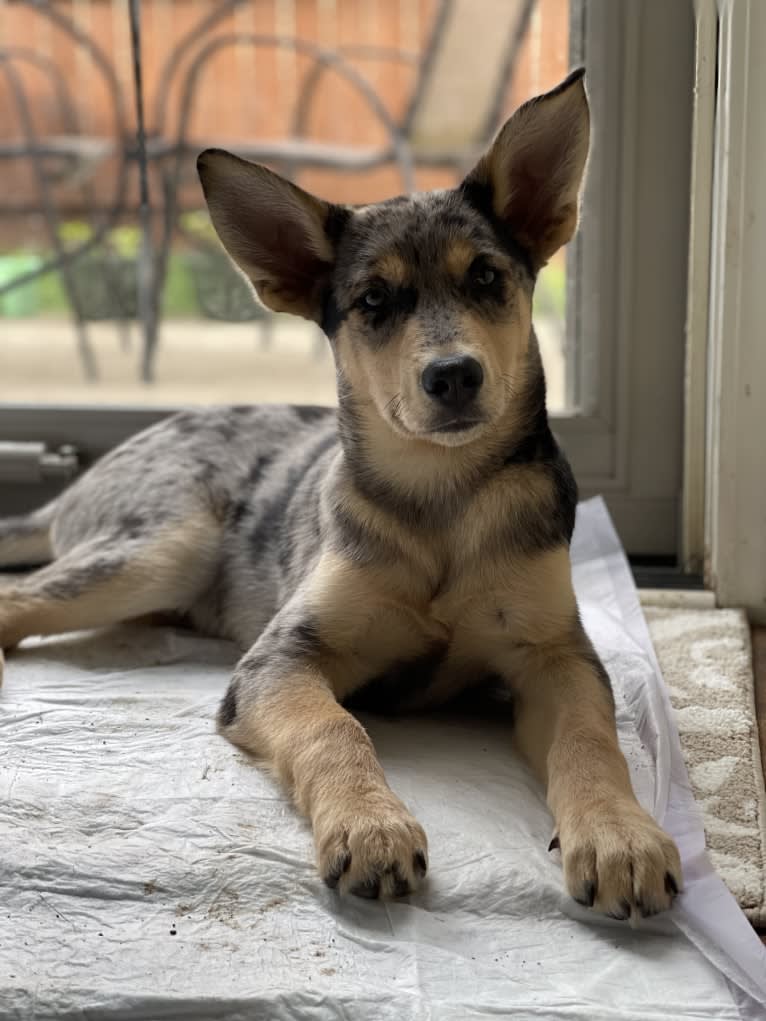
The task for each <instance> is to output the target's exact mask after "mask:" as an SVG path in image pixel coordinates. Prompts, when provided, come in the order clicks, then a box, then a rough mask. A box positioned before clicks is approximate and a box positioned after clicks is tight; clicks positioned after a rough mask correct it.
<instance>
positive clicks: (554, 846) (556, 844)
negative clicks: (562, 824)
mask: <svg viewBox="0 0 766 1021" xmlns="http://www.w3.org/2000/svg"><path fill="white" fill-rule="evenodd" d="M548 850H549V851H560V850H561V843H560V841H559V835H558V833H557V834H556V836H555V837H554V838H553V840H551V842H550V844H548Z"/></svg>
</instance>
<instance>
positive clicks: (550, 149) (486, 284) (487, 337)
mask: <svg viewBox="0 0 766 1021" xmlns="http://www.w3.org/2000/svg"><path fill="white" fill-rule="evenodd" d="M588 137H589V129H588V104H587V99H586V96H585V89H584V87H583V72H582V71H576V72H574V73H573V74H571V75H570V76H569V77H568V78H567V79H566V80H565V81H564V82H563V83H562V84H561V85H559V86H558V87H557V88H555V89H553V91H551V92H548V93H546V94H545V95H543V96H539V97H538V98H536V99H533V100H531V101H530V102H528V103H525V104H524V105H523V106H522V107H521V108H520V109H519V110H518V111H517V112H516V113H515V114H514V115H513V116H512V117H511V118H510V120H508V121H507V123H506V124H505V126H504V127H503V128H502V130H501V131H500V132H499V134H498V136H497V138H496V139H495V142H494V144H493V145H492V147H491V148H490V149H489V151H488V152H487V153H486V154H485V155H484V156H483V157H482V158H481V159H480V160H479V162H478V164H477V165H476V167H475V168H474V169H473V171H472V172H471V173H470V174H469V175H468V177H467V178H466V179H465V180H464V181H463V183H462V184H461V185H460V186H459V187H457V188H455V189H453V190H445V191H437V192H429V193H425V194H419V195H413V196H411V197H400V198H396V199H391V200H389V201H386V202H381V203H377V204H375V205H369V206H362V207H355V208H351V207H346V206H338V205H331V204H329V203H327V202H323V201H321V200H320V199H317V198H315V197H314V196H312V195H309V194H308V193H307V192H305V191H303V190H301V189H300V188H297V187H295V186H294V185H292V184H290V183H288V182H287V181H285V180H283V179H282V178H281V177H279V176H277V175H276V174H274V173H272V172H271V171H269V170H267V169H265V168H264V167H261V166H258V165H257V164H253V163H249V162H246V161H245V160H241V159H239V158H238V157H236V156H232V155H231V154H229V153H226V152H223V151H221V150H208V151H206V152H204V153H202V155H201V156H200V157H199V160H198V169H199V174H200V179H201V181H202V186H203V189H204V192H205V197H206V199H207V203H208V207H209V209H210V215H211V217H212V220H213V224H214V226H215V228H216V230H217V232H218V235H219V237H220V238H221V241H222V242H223V244H224V246H225V247H226V249H227V250H228V252H229V254H230V255H231V257H232V258H233V259H234V261H235V262H236V263H237V265H238V266H239V267H240V269H241V270H242V271H243V272H244V273H245V275H246V276H247V278H248V279H249V280H250V281H251V282H252V284H253V286H254V287H255V290H256V292H257V294H258V296H259V297H260V299H261V301H262V302H263V303H264V304H265V305H267V306H268V307H269V308H271V309H273V310H274V311H277V312H292V313H296V314H297V315H301V316H304V317H305V318H307V319H312V320H314V321H315V322H317V323H319V324H320V325H321V326H322V328H323V329H324V330H325V332H326V333H327V335H328V337H329V338H330V340H331V342H332V345H333V350H334V354H335V359H336V364H337V368H338V378H339V386H340V394H341V400H343V398H344V396H346V397H347V396H349V395H350V396H351V397H352V398H353V400H354V401H355V402H357V403H362V404H364V405H366V406H368V407H371V408H374V410H375V412H376V414H377V416H379V419H380V420H382V421H383V422H385V423H386V424H387V426H388V427H390V429H391V430H393V431H394V432H396V433H398V434H399V435H402V436H405V437H419V438H421V439H424V440H428V441H431V442H433V443H437V444H441V445H444V446H459V445H462V444H466V443H469V442H471V441H473V440H475V439H476V438H477V437H478V436H480V435H481V434H482V433H483V432H485V431H486V430H487V429H488V428H489V427H491V426H492V425H493V424H494V423H497V422H498V421H499V420H500V419H501V418H502V417H503V416H504V415H505V414H506V413H507V412H508V411H509V408H511V407H512V405H513V402H514V400H515V398H516V397H517V396H518V395H519V393H520V392H521V390H522V389H523V385H524V382H525V380H524V371H525V370H524V367H525V365H526V363H527V359H526V354H527V347H528V344H529V342H530V334H531V312H532V291H533V288H534V283H535V278H536V275H537V272H538V271H539V269H540V268H541V267H542V266H543V265H545V263H546V262H547V261H548V259H549V258H550V257H551V255H553V253H554V252H556V251H557V250H558V249H559V248H560V247H561V246H562V245H563V244H565V243H566V242H567V241H569V239H570V238H571V237H572V235H573V233H574V231H575V228H576V226H577V213H578V199H579V191H580V185H581V182H582V178H583V173H584V169H585V163H586V159H587V154H588Z"/></svg>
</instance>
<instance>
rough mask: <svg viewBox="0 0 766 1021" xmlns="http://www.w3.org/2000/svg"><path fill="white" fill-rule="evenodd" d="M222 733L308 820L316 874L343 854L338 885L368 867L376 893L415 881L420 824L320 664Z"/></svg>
mask: <svg viewBox="0 0 766 1021" xmlns="http://www.w3.org/2000/svg"><path fill="white" fill-rule="evenodd" d="M330 569H331V568H330ZM324 570H325V571H326V570H328V568H327V567H325V568H324ZM227 736H228V737H229V738H230V739H231V740H233V741H235V742H236V743H238V744H241V745H242V746H243V747H245V748H247V749H249V750H253V749H258V751H259V753H260V754H261V755H262V756H263V757H264V758H265V759H266V760H267V761H268V762H269V764H270V765H271V767H272V768H273V769H274V771H275V772H276V774H277V775H278V777H279V778H280V780H281V781H282V783H283V784H284V785H285V786H286V787H287V788H288V790H290V791H291V793H292V796H293V800H294V801H295V804H296V806H297V807H298V809H299V810H300V811H301V812H302V813H303V814H304V815H305V816H307V817H308V818H310V819H311V822H312V828H313V831H314V841H315V844H316V850H317V859H318V864H319V868H320V871H321V873H322V875H324V876H328V875H330V874H331V873H332V871H333V868H335V867H336V863H339V862H342V861H343V860H344V856H346V857H347V858H348V860H349V864H348V866H347V867H346V868H345V869H342V870H341V867H340V865H338V866H337V869H336V871H338V873H339V874H338V876H337V877H336V878H337V881H338V883H339V885H340V888H341V890H342V891H345V890H348V889H353V888H356V887H357V885H358V884H360V883H361V884H364V882H365V878H366V877H367V876H369V875H370V874H371V873H372V872H374V871H375V870H379V871H382V872H383V878H382V881H381V888H380V894H381V895H382V896H392V895H393V894H395V893H396V883H397V880H398V881H406V882H407V883H408V884H409V886H410V888H411V889H414V888H415V887H416V886H417V885H418V882H419V878H420V877H419V874H418V873H419V869H418V864H417V859H416V856H417V855H418V854H420V855H421V856H422V859H423V861H425V862H426V863H427V858H426V855H427V848H428V842H427V840H426V835H425V833H424V832H423V828H422V827H421V826H420V824H419V823H418V822H417V821H416V820H415V819H414V818H413V816H412V815H411V814H410V813H409V812H408V811H407V809H406V807H405V806H404V805H403V804H402V802H401V801H400V800H399V798H397V797H396V795H395V794H394V793H393V792H392V791H391V789H390V787H389V786H388V784H387V783H386V779H385V776H384V774H383V770H382V768H381V766H380V763H379V762H378V760H377V757H376V755H375V749H374V748H373V745H372V741H371V740H370V738H369V736H368V735H367V732H366V731H365V729H364V727H363V726H362V725H361V723H359V722H358V721H357V720H355V719H354V718H353V716H351V715H350V714H349V713H347V712H346V710H345V709H342V708H341V706H340V705H339V704H338V702H337V700H336V693H335V692H333V691H331V690H330V688H329V687H328V686H327V684H326V681H325V677H324V673H323V671H321V670H315V671H311V670H309V669H304V670H302V671H301V673H299V674H296V675H294V676H291V677H288V678H286V679H285V681H284V682H283V683H282V684H281V685H280V687H279V689H278V690H277V691H275V692H274V693H273V694H272V695H269V696H267V697H265V698H263V699H262V700H260V701H259V703H258V705H257V707H256V708H255V710H254V711H253V712H250V713H249V714H248V715H247V716H246V717H245V718H244V720H239V721H238V722H237V723H236V725H235V726H234V727H233V728H232V729H231V730H230V731H229V732H228V733H227ZM357 892H358V891H357Z"/></svg>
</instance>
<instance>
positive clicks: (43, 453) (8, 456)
mask: <svg viewBox="0 0 766 1021" xmlns="http://www.w3.org/2000/svg"><path fill="white" fill-rule="evenodd" d="M79 463H80V462H79V457H78V454H77V449H76V448H75V447H72V446H69V445H68V444H67V445H65V446H62V447H59V448H58V450H49V449H48V447H47V446H46V444H45V443H6V442H0V485H2V484H3V483H5V482H22V483H26V484H34V483H40V482H48V481H50V480H63V481H66V480H68V479H72V478H74V476H75V475H76V474H77V471H78V469H79Z"/></svg>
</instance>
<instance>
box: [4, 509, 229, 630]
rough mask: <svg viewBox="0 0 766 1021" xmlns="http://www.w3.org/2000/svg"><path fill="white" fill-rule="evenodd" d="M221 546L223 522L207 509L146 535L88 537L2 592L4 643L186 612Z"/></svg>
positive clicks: (207, 578) (209, 573)
mask: <svg viewBox="0 0 766 1021" xmlns="http://www.w3.org/2000/svg"><path fill="white" fill-rule="evenodd" d="M219 546H220V523H219V522H218V521H217V520H216V519H215V518H214V517H213V516H212V515H208V514H199V515H197V516H195V517H193V518H189V519H187V520H186V521H179V522H177V523H173V524H168V525H166V526H165V527H164V528H163V529H160V530H157V531H154V532H151V533H149V534H146V535H138V536H134V537H131V538H126V537H124V536H120V535H119V534H117V535H105V536H100V537H96V538H93V539H89V540H87V541H85V542H83V543H81V544H80V545H78V546H75V547H73V548H72V549H70V550H69V551H68V552H67V553H65V554H64V555H63V556H62V557H60V558H59V559H58V560H56V561H54V562H53V563H52V564H50V565H49V566H47V567H44V568H42V570H39V571H36V572H34V573H33V574H31V575H29V577H27V578H24V579H22V580H21V581H19V582H17V583H15V584H13V585H12V586H10V587H9V588H5V589H0V648H4V649H10V648H13V646H15V645H17V644H18V643H19V642H20V641H21V640H22V639H24V638H26V637H28V636H30V635H50V634H59V633H61V632H64V631H76V630H79V629H83V628H96V627H104V626H107V625H109V624H116V623H118V622H120V621H123V620H130V619H132V618H135V617H141V616H143V615H144V614H148V613H155V612H158V611H162V610H171V611H173V610H181V611H183V610H186V609H188V607H189V606H191V605H192V603H193V602H194V601H195V599H197V598H198V597H199V595H200V594H201V593H202V592H203V591H204V589H205V588H206V587H207V585H208V584H209V583H210V580H211V578H212V576H213V572H214V571H215V568H216V565H217V561H218V555H219Z"/></svg>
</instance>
